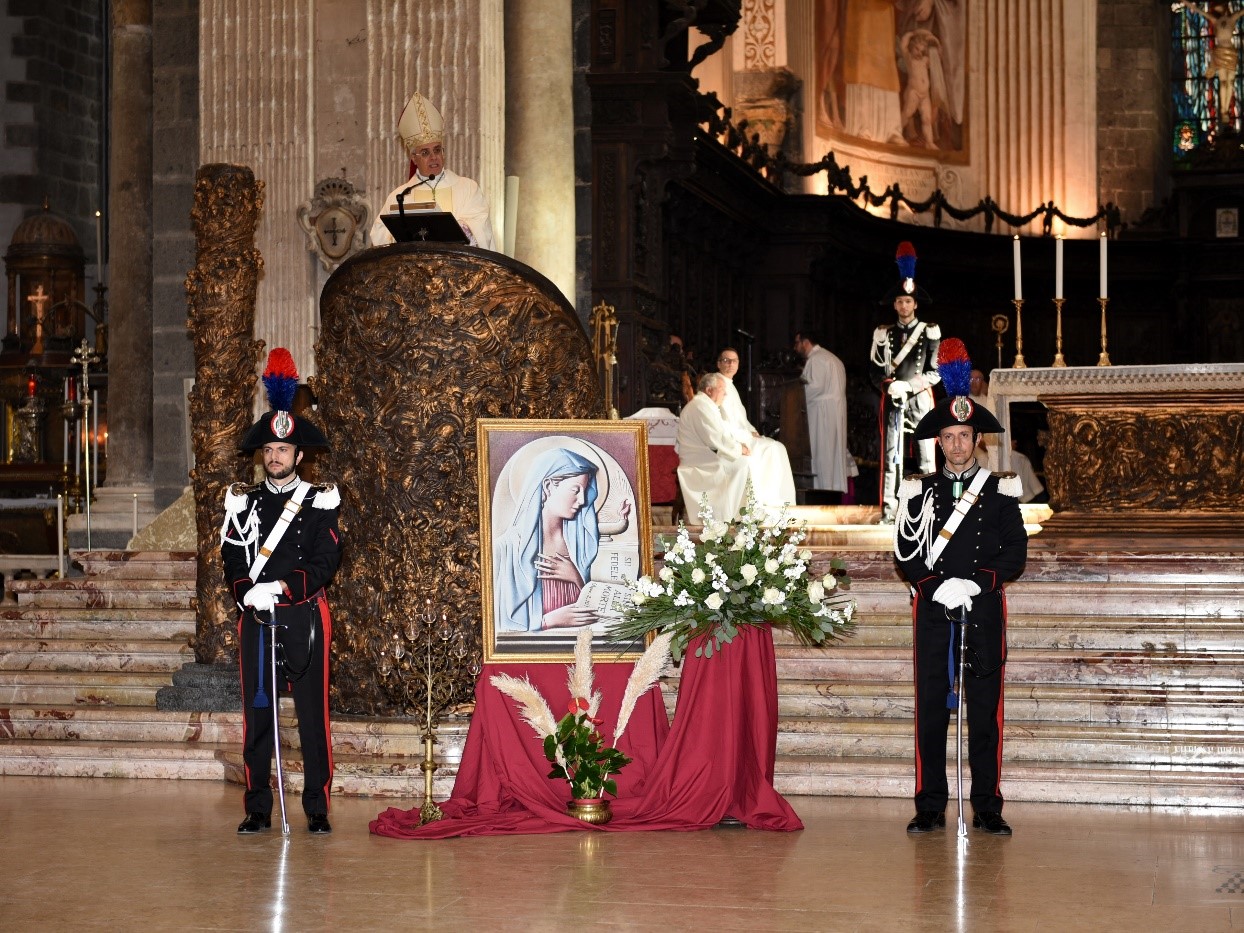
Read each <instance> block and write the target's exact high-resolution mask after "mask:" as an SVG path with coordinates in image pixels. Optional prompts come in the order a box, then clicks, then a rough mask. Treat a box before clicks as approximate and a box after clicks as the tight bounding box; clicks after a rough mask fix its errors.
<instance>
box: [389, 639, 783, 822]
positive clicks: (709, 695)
mask: <svg viewBox="0 0 1244 933" xmlns="http://www.w3.org/2000/svg"><path fill="white" fill-rule="evenodd" d="M699 644H700V643H699V642H692V644H691V646H690V647H689V649H688V652H687V656H686V658H685V659H684V660H683V670H682V681H681V684H680V686H679V699H678V709H677V711H676V713H675V717H674V724H673V727H672V728H670V727H669V726H667V724H666V723H667V720H666V716H665V708H664V705H663V703H662V700H661V694H660V691H659V690H657V689H654V690H651V691H649V692H648V693H647V694H646V695H645V696H644V697H642V698H641V699H640V702H639V703H638V704H637V706H636V709H635V712H634V714H633V715H632V717H631V721H630V724H629V725H628V726H627V729H626V732H625V733H624V734H623V736H622V740H621V742H620V743H619V747H620V748H621V750H622V751H623V752H625V753H626V754H627V755H629V756H630V757H631V758H632V759H633V760H632V762H631V763H630V764H629V765H627V766H626V767H625V768H623V770H622V773H621V774H619V775H617V777H616V780H617V782H618V795H617V798H616V799H613V801H612V803H613V811H614V818H613V821H612V822H611V823H608V824H606V825H605V826H593V825H591V824H587V823H584V822H582V821H580V820H577V819H575V818H574V817H571V816H568V815H567V814H566V801H567V799H568V797H569V793H568V789H567V784H566V782H565V781H563V780H561V779H556V778H549V777H547V775H548V772H549V763H548V761H547V760H546V759H545V757H544V750H543V747H542V744H541V741H540V739H539V737H538V736H536V734H535V732H533V731H532V729H531V727H530V726H529V725H527V723H525V722H523V721H522V720H521V719H520V718H519V716H518V710H517V707H516V705H515V703H514V702H513V701H512V700H511V699H510V698H509V697H507V696H505V695H504V694H502V693H500V692H499V691H498V690H496V688H494V687H493V686H492V684H491V682H490V680H489V678H490V677H491V676H492V675H493V674H497V673H507V674H512V675H514V676H522V675H523V674H524V673H525V674H527V675H529V676H530V678H531V681H532V683H533V684H534V685H535V686H536V688H537V689H538V690H539V691H540V693H541V694H542V695H543V696H544V697H545V699H546V700H548V702H549V706H550V708H551V709H552V710H553V713H554V715H555V716H558V718H560V716H561V715H562V713H563V711H564V710H565V709H566V707H567V704H568V703H569V701H570V695H569V692H568V691H567V689H566V669H565V666H564V665H561V664H546V665H530V666H528V665H517V664H507V665H489V666H487V667H485V668H484V670H483V672H482V673H481V675H480V678H479V682H478V684H477V686H476V691H475V695H476V708H475V715H474V716H473V717H472V720H471V727H470V730H469V732H468V733H467V740H466V747H465V749H464V751H463V755H462V763H461V765H460V766H459V769H458V777H457V781H456V782H455V784H454V792H453V796H452V797H451V798H450V799H449V800H447V801H445V802H444V803H442V804H441V809H442V810H443V811H444V813H445V818H444V819H443V820H439V821H437V822H435V823H429V824H427V825H426V826H420V825H419V808H418V807H416V808H414V809H413V810H399V809H397V808H396V807H390V808H389V809H388V810H386V811H384V812H383V813H381V814H380V815H379V816H378V817H377V818H376V819H375V820H373V821H372V822H371V831H372V832H373V833H376V834H377V835H381V836H394V837H397V838H403V839H443V838H446V837H449V836H479V835H499V834H503V833H557V832H570V831H575V830H579V831H583V830H601V831H605V832H627V831H635V830H657V829H667V830H695V829H705V828H707V827H710V826H713V825H715V824H716V823H718V822H720V821H721V820H722V818H724V817H726V816H733V817H735V818H737V819H739V820H742V821H743V822H744V823H745V824H746V825H747V826H749V827H751V828H754V829H769V830H796V829H802V828H803V823H802V822H800V820H799V817H798V816H797V815H796V814H795V811H794V810H793V809H792V808H791V806H790V804H789V803H787V802H786V800H785V799H784V798H783V797H782V796H781V795H780V794H779V793H778V792H777V791H776V790H774V788H773V764H774V755H775V743H776V738H777V672H776V668H775V665H774V655H773V636H772V633H771V631H770V629H769V627H768V626H767V625H766V626H760V627H757V626H743V627H742V628H741V630H740V634H739V637H737V638H736V639H735V640H734V641H733V642H732V643H731V644H729V645H726V646H723V648H722V650H721V651H720V652H715V653H714V655H713V657H712V658H709V659H705V658H697V657H695V650H696V648H697V647H698V646H699ZM630 672H631V665H629V664H597V665H596V666H595V679H596V689H598V690H601V691H602V692H603V693H604V702H603V703H602V705H601V717H602V719H603V720H604V722H605V726H606V728H607V730H608V731H606V732H605V734H606V735H611V734H612V731H613V728H614V726H615V724H616V723H617V715H618V707H619V706H620V705H621V702H622V693H623V691H624V689H625V686H626V679H627V677H629V676H630Z"/></svg>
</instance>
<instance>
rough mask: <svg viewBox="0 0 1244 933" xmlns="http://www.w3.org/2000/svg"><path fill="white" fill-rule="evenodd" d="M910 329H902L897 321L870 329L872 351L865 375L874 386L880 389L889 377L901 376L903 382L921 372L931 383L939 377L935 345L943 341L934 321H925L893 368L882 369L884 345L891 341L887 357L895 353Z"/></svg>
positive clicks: (890, 378)
mask: <svg viewBox="0 0 1244 933" xmlns="http://www.w3.org/2000/svg"><path fill="white" fill-rule="evenodd" d="M918 323H919V321H913V322H912V328H915V327H916V326H917V324H918ZM909 333H910V331H907V332H904V331H903V328H901V327H899V326H898V325H897V324H891V325H889V326H888V327H878V328H877V329H876V331H874V332H873V345H872V355H871V358H870V359H869V364H870V365H869V367H868V376H869V378H870V379H871V380H872V383H873V386H874V387H875V388H876V389H878V390H879V391H882V394H884V391H883V390H884V387H885V385H887V384H888V383H889V382H890V381H891V380H894V379H901V380H903V381H904V382H910V381H911V379H912V377H913V376H916V375H921V376H924V377H925V378H926V379H928V380H929V382H930V383H936V382H939V381H940V378H939V376H938V373H937V348H938V346H939V345H940V344H941V342H942V332H941V330H940V328H938V326H937V325H936V324H929V323H927V322H926V323H925V325H924V330H923V331H921V333H920V337H919V339H917V341H916V345H915V346H914V347H912V348H911V351H910V352H909V353H908V354H907V356H905V357H904V358H903V361H902V362H901V363H899V364H898V366H896V367H894V372H892V373H887V372H886V371H885V345H886V344H887V343H889V345H890V359H891V360H893V359H894V357H896V356H898V355H899V353H901V352H902V350H903V345H904V344H906V343H907V337H908V334H909Z"/></svg>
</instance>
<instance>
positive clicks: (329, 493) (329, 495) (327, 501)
mask: <svg viewBox="0 0 1244 933" xmlns="http://www.w3.org/2000/svg"><path fill="white" fill-rule="evenodd" d="M311 504H312V505H313V506H315V508H317V509H335V508H337V506H339V505H341V493H339V492H337V484H336V483H325V484H324V488H323V489H321V490H320V491H319V492H317V493H316V494H315V498H314V499H312V500H311Z"/></svg>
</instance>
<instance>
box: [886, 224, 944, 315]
mask: <svg viewBox="0 0 1244 933" xmlns="http://www.w3.org/2000/svg"><path fill="white" fill-rule="evenodd" d="M894 264H895V265H896V266H898V282H897V283H895V285H894V286H893V287H892V288H891V289H890V290H889V291H888V292H886V293H885V297H883V298H882V299H881V304H883V305H887V306H889V305H892V304H894V299H896V298H900V297H902V296H903V295H907V296H909V297H911V298H915V299H916V302H917V303H919V304H922V305H931V304H933V296H932V295H930V294H929V293H928V292H926V291H925V290H924V289H923V288H921V287H920V286H919V285H917V284H916V248H915V247H914V246H912V245H911V243H909V242H908V241H906V240H904V241H903V242H902V243H900V244H899V245H898V249H897V250H895V252H894Z"/></svg>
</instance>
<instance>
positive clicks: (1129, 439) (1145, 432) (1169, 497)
mask: <svg viewBox="0 0 1244 933" xmlns="http://www.w3.org/2000/svg"><path fill="white" fill-rule="evenodd" d="M1041 401H1043V402H1045V403H1046V405H1047V406H1048V407H1049V424H1050V444H1049V447H1048V448H1047V450H1046V454H1045V471H1046V485H1047V486H1048V487H1049V490H1050V504H1051V505H1052V506H1053V507H1054V509H1055V511H1074V512H1117V511H1128V510H1142V511H1147V512H1153V511H1158V512H1164V511H1170V512H1178V511H1196V512H1239V511H1244V393H1241V392H1239V391H1234V392H1233V391H1222V392H1178V393H1151V394H1149V395H1146V396H1143V397H1138V396H1136V395H1134V394H1125V395H1108V394H1097V395H1079V396H1071V395H1068V396H1058V397H1043V398H1042V399H1041Z"/></svg>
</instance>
